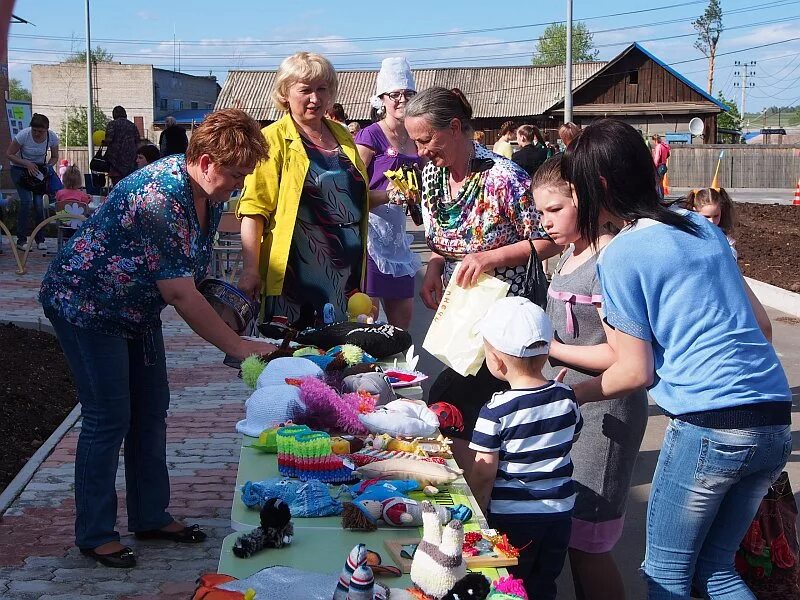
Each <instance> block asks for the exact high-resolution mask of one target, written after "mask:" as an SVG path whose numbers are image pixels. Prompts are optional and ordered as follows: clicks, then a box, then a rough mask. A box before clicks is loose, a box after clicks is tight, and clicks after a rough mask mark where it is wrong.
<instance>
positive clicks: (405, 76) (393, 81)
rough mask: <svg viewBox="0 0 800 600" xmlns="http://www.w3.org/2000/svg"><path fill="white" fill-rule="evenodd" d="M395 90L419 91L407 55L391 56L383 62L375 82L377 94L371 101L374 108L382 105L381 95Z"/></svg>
mask: <svg viewBox="0 0 800 600" xmlns="http://www.w3.org/2000/svg"><path fill="white" fill-rule="evenodd" d="M395 90H413V91H417V86H416V84H415V83H414V75H413V74H412V73H411V67H410V66H409V64H408V61H407V60H406V57H405V56H390V57H389V58H384V59H383V61H382V62H381V70H380V72H379V73H378V80H377V82H376V84H375V95H374V96H372V97H371V98H370V99H369V101H370V104H372V107H373V108H380V107H381V106H382V103H381V99H380V96H381V94H386V93H387V92H393V91H395Z"/></svg>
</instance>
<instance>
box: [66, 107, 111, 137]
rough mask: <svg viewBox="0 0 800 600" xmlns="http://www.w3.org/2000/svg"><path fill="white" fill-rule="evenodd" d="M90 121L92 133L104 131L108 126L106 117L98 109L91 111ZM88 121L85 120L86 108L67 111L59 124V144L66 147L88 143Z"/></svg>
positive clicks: (73, 108) (72, 108)
mask: <svg viewBox="0 0 800 600" xmlns="http://www.w3.org/2000/svg"><path fill="white" fill-rule="evenodd" d="M92 121H93V123H94V131H98V130H100V129H103V130H105V128H106V125H108V117H107V116H106V115H105V113H103V111H102V110H100V109H99V108H98V107H96V106H95V107H94V109H92ZM87 123H88V119H87V118H86V107H85V106H78V107H75V106H73V107H71V108H68V109H67V117H66V118H65V119H64V121H63V122H62V123H61V132H60V134H59V138H60V139H61V143H62V144H65V145H67V146H85V145H86V143H87V141H88V135H89V134H88V129H87V125H86V124H87Z"/></svg>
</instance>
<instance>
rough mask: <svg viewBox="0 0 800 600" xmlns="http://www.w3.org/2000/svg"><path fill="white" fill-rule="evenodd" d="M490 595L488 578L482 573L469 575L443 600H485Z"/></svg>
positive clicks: (460, 580) (443, 597)
mask: <svg viewBox="0 0 800 600" xmlns="http://www.w3.org/2000/svg"><path fill="white" fill-rule="evenodd" d="M488 594H489V580H488V579H486V576H485V575H483V574H482V573H467V574H466V575H464V577H462V578H461V579H459V580H458V581H457V582H456V584H455V585H454V586H453V587H452V588H451V589H450V591H449V592H447V593H446V594H445V595H444V596H442V600H485V598H486V597H487V596H488ZM492 597H494V596H492ZM526 600H527V598H526Z"/></svg>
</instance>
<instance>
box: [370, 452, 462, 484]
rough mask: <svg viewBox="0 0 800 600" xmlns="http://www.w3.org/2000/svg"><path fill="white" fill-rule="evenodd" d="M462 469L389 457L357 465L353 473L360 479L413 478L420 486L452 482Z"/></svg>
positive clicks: (423, 461)
mask: <svg viewBox="0 0 800 600" xmlns="http://www.w3.org/2000/svg"><path fill="white" fill-rule="evenodd" d="M463 472H464V471H463V470H461V469H452V468H450V467H449V466H447V465H440V464H437V463H432V462H428V461H425V460H414V459H408V458H390V459H388V460H381V461H378V462H373V463H369V464H367V465H363V466H360V467H358V468H357V469H356V470H355V474H356V475H357V476H358V477H359V478H361V479H413V480H414V481H418V482H420V484H421V486H422V487H425V486H426V485H428V484H431V485H434V486H436V487H439V486H442V485H447V484H450V483H453V482H454V481H455V480H456V479H458V477H459V475H461V474H462V473H463Z"/></svg>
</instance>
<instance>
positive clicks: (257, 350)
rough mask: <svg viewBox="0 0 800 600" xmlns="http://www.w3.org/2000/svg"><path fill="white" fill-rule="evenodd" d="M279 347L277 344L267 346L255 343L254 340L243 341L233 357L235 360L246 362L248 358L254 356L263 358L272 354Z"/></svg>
mask: <svg viewBox="0 0 800 600" xmlns="http://www.w3.org/2000/svg"><path fill="white" fill-rule="evenodd" d="M277 349H278V347H277V346H276V345H275V344H265V343H264V342H254V341H253V340H244V339H243V340H242V341H241V342H240V344H239V348H238V349H237V350H236V353H235V354H234V355H233V356H234V357H235V358H238V359H239V360H244V359H245V358H247V357H248V356H252V355H253V354H255V355H256V356H261V355H263V354H271V353H272V352H275V350H277Z"/></svg>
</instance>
